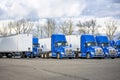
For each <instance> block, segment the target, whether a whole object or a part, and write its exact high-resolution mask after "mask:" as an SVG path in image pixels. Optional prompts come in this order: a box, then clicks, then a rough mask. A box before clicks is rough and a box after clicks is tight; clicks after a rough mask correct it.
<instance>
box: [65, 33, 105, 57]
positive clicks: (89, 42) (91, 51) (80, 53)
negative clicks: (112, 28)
mask: <svg viewBox="0 0 120 80" xmlns="http://www.w3.org/2000/svg"><path fill="white" fill-rule="evenodd" d="M67 41H68V43H69V44H72V47H73V51H74V53H75V56H76V57H77V58H78V57H82V58H87V59H90V58H104V53H103V50H102V48H101V47H98V46H97V43H96V40H95V38H94V36H93V35H81V36H80V35H70V36H67Z"/></svg>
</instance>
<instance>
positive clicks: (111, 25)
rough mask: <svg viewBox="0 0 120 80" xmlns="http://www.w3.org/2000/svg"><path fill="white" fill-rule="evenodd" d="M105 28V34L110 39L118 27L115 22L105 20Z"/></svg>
mask: <svg viewBox="0 0 120 80" xmlns="http://www.w3.org/2000/svg"><path fill="white" fill-rule="evenodd" d="M105 28H106V29H105V31H106V35H107V36H108V37H109V39H110V40H112V39H113V37H114V35H115V32H116V30H117V28H118V27H117V23H116V22H115V21H107V22H105Z"/></svg>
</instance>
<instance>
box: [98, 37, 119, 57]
mask: <svg viewBox="0 0 120 80" xmlns="http://www.w3.org/2000/svg"><path fill="white" fill-rule="evenodd" d="M96 41H97V44H98V46H100V47H101V48H102V49H103V51H104V54H105V57H110V58H115V57H116V56H117V54H116V50H115V48H113V47H111V46H110V44H109V40H108V37H107V36H96Z"/></svg>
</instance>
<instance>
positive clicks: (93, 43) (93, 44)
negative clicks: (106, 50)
mask: <svg viewBox="0 0 120 80" xmlns="http://www.w3.org/2000/svg"><path fill="white" fill-rule="evenodd" d="M86 46H87V47H89V46H96V43H95V42H87V43H86Z"/></svg>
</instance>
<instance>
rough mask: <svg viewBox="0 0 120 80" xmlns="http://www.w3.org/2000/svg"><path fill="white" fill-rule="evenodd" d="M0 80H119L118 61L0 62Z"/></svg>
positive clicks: (4, 59)
mask: <svg viewBox="0 0 120 80" xmlns="http://www.w3.org/2000/svg"><path fill="white" fill-rule="evenodd" d="M0 80H120V59H90V60H87V59H62V60H57V59H40V58H37V59H6V58H3V59H0Z"/></svg>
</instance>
